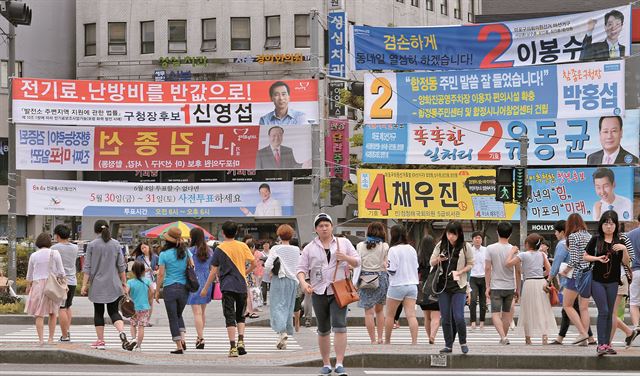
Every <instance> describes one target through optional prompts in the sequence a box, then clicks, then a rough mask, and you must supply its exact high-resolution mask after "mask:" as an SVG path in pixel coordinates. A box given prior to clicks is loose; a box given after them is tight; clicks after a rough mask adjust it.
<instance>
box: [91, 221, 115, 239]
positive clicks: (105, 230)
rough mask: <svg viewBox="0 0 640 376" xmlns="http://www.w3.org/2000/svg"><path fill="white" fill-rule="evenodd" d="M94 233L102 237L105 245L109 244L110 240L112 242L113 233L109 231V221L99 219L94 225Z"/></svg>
mask: <svg viewBox="0 0 640 376" xmlns="http://www.w3.org/2000/svg"><path fill="white" fill-rule="evenodd" d="M93 232H95V233H96V234H100V236H101V237H102V240H103V241H104V242H105V243H108V242H109V240H111V231H110V230H109V223H107V221H105V220H104V219H99V220H97V221H96V223H95V224H94V225H93Z"/></svg>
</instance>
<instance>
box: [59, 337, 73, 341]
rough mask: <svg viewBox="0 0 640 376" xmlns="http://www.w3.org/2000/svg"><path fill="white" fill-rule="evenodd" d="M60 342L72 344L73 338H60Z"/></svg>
mask: <svg viewBox="0 0 640 376" xmlns="http://www.w3.org/2000/svg"><path fill="white" fill-rule="evenodd" d="M59 341H60V342H71V337H70V336H66V337H65V336H60V340H59Z"/></svg>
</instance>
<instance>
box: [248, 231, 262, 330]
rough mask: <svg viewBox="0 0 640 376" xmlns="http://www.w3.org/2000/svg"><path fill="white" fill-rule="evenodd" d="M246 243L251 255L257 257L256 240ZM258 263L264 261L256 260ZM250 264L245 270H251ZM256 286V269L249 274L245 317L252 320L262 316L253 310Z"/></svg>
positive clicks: (251, 239) (249, 240)
mask: <svg viewBox="0 0 640 376" xmlns="http://www.w3.org/2000/svg"><path fill="white" fill-rule="evenodd" d="M244 242H245V244H246V245H247V247H249V250H250V251H251V254H253V255H254V257H255V254H256V253H255V252H256V243H255V240H253V238H250V239H246V240H245V241H244ZM256 262H258V263H261V262H262V261H259V260H258V259H256ZM249 264H250V263H245V268H246V269H247V270H249ZM263 268H264V266H263ZM263 273H264V269H263ZM256 286H258V285H257V277H256V275H255V269H254V270H253V271H252V272H251V273H249V274H247V308H246V310H245V314H244V317H248V318H250V319H257V318H259V317H260V315H258V314H257V313H255V309H254V308H253V289H254V287H256Z"/></svg>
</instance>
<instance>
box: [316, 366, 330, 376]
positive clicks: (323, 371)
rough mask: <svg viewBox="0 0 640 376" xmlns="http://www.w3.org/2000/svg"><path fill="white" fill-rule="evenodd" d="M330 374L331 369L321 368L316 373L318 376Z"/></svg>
mask: <svg viewBox="0 0 640 376" xmlns="http://www.w3.org/2000/svg"><path fill="white" fill-rule="evenodd" d="M331 372H333V371H332V370H331V367H322V368H320V372H318V375H319V376H323V375H331Z"/></svg>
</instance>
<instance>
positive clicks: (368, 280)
mask: <svg viewBox="0 0 640 376" xmlns="http://www.w3.org/2000/svg"><path fill="white" fill-rule="evenodd" d="M378 287H380V275H379V274H377V273H376V274H367V275H360V279H359V280H358V288H359V289H377V288H378Z"/></svg>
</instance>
